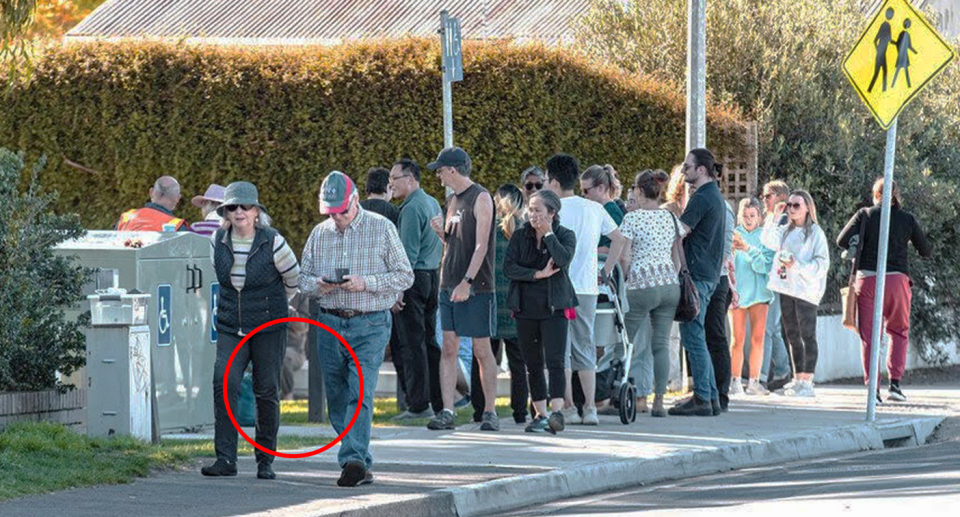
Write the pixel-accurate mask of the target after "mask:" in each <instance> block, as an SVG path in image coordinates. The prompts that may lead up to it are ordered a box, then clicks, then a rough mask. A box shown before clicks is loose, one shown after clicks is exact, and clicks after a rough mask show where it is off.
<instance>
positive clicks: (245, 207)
mask: <svg viewBox="0 0 960 517" xmlns="http://www.w3.org/2000/svg"><path fill="white" fill-rule="evenodd" d="M237 208H242V209H243V211H244V212H249V211H250V210H252V209H253V205H227V206H225V207H223V209H224V210H226V211H227V212H233V211H234V210H236V209H237Z"/></svg>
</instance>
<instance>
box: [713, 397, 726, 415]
mask: <svg viewBox="0 0 960 517" xmlns="http://www.w3.org/2000/svg"><path fill="white" fill-rule="evenodd" d="M710 410H711V411H713V416H720V413H723V406H722V405H720V401H719V400H717V399H711V400H710Z"/></svg>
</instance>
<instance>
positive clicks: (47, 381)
mask: <svg viewBox="0 0 960 517" xmlns="http://www.w3.org/2000/svg"><path fill="white" fill-rule="evenodd" d="M42 165H43V160H40V161H38V163H37V166H38V167H37V168H35V169H34V170H33V174H32V175H31V176H30V178H29V180H30V181H29V186H28V187H27V189H26V190H25V191H24V192H21V191H20V189H19V187H18V185H20V183H21V181H20V180H21V177H22V176H23V174H22V173H23V170H24V163H23V158H22V157H21V156H19V155H17V154H14V153H12V152H10V151H8V150H7V149H4V148H0V391H36V390H45V389H51V388H55V387H59V388H66V387H67V386H64V385H61V384H60V382H59V381H58V380H57V377H56V372H58V371H59V372H61V373H62V374H64V375H69V374H70V373H71V372H73V371H74V370H75V369H77V368H79V367H81V366H83V364H84V350H85V345H84V337H83V334H82V333H81V332H80V330H79V323H78V322H76V321H66V319H65V317H64V313H63V308H64V307H68V306H72V305H74V304H76V303H79V302H80V300H81V299H82V297H83V296H82V286H83V283H84V281H85V279H86V273H85V272H84V270H83V269H82V268H80V267H78V266H75V265H73V264H72V263H71V261H70V259H67V258H64V257H60V256H55V255H54V254H53V248H54V246H56V245H57V244H59V243H61V242H63V241H65V240H67V239H72V238H76V237H80V236H81V235H83V234H84V233H85V230H84V229H83V226H81V224H80V219H79V217H77V216H76V215H66V216H64V215H57V214H54V213H53V212H52V211H51V210H50V205H51V203H52V202H53V201H55V200H56V194H47V193H43V192H42V191H41V190H40V185H39V182H38V181H37V172H39V167H42Z"/></svg>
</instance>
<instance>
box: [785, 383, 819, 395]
mask: <svg viewBox="0 0 960 517" xmlns="http://www.w3.org/2000/svg"><path fill="white" fill-rule="evenodd" d="M783 394H784V395H785V396H787V397H806V398H814V397H816V394H815V393H814V392H813V382H811V381H799V382H797V383H796V384H795V385H794V386H793V387H792V388H784V389H783Z"/></svg>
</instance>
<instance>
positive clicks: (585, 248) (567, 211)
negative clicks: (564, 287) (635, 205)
mask: <svg viewBox="0 0 960 517" xmlns="http://www.w3.org/2000/svg"><path fill="white" fill-rule="evenodd" d="M560 204H561V208H560V224H561V225H563V226H564V227H566V228H569V229H571V230H573V232H574V233H576V234H577V249H576V251H575V252H574V255H573V261H572V262H571V263H570V268H569V271H570V282H571V283H573V289H574V291H576V293H577V294H583V295H594V296H596V295H598V294H600V290H599V289H598V288H597V285H598V284H597V270H598V268H599V265H598V260H597V243H598V242H600V236H601V235H610V234H611V233H613V231H614V230H616V229H617V223H615V222H614V221H613V218H612V217H610V214H609V213H607V211H606V209H604V208H603V205H601V204H600V203H597V202H595V201H590V200H589V199H584V198H582V197H579V196H571V197H565V198H562V199H560Z"/></svg>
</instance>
